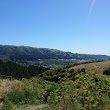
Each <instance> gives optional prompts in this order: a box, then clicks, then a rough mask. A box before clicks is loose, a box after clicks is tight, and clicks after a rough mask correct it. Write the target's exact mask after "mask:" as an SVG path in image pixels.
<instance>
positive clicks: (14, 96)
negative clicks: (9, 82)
mask: <svg viewBox="0 0 110 110" xmlns="http://www.w3.org/2000/svg"><path fill="white" fill-rule="evenodd" d="M7 98H8V100H9V101H11V102H12V103H14V104H22V103H24V99H25V94H24V93H23V91H20V90H18V89H15V90H12V91H11V92H9V93H8V94H7Z"/></svg>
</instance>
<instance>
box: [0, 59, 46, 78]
mask: <svg viewBox="0 0 110 110" xmlns="http://www.w3.org/2000/svg"><path fill="white" fill-rule="evenodd" d="M46 70H48V68H45V67H38V66H21V65H19V64H17V63H14V62H11V61H8V62H0V75H5V76H12V77H14V78H16V79H22V78H30V77H32V76H36V75H38V74H40V73H42V72H44V71H46Z"/></svg>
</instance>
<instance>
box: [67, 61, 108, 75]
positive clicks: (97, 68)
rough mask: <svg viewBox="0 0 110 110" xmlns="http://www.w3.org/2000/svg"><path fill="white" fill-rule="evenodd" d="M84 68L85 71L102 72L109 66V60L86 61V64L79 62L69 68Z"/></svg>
mask: <svg viewBox="0 0 110 110" xmlns="http://www.w3.org/2000/svg"><path fill="white" fill-rule="evenodd" d="M83 68H85V71H86V73H103V72H104V71H105V70H107V69H109V68H110V60H108V61H101V62H94V63H87V64H80V65H76V66H73V67H70V68H69V69H70V70H71V69H74V70H78V69H83Z"/></svg>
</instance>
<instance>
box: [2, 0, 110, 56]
mask: <svg viewBox="0 0 110 110" xmlns="http://www.w3.org/2000/svg"><path fill="white" fill-rule="evenodd" d="M109 42H110V0H0V44H4V45H6V44H8V45H25V46H34V47H39V48H41V47H43V48H53V49H60V50H64V51H71V52H74V53H87V54H88V53H90V54H107V55H110V45H109V44H110V43H109Z"/></svg>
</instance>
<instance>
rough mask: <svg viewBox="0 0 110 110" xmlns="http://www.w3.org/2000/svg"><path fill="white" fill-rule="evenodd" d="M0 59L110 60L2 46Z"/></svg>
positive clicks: (30, 48) (98, 56) (39, 49)
mask: <svg viewBox="0 0 110 110" xmlns="http://www.w3.org/2000/svg"><path fill="white" fill-rule="evenodd" d="M0 58H8V59H11V60H13V59H15V60H37V59H76V60H97V59H110V56H106V55H89V54H77V53H71V52H64V51H60V50H56V49H48V48H33V47H28V46H11V45H0Z"/></svg>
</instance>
